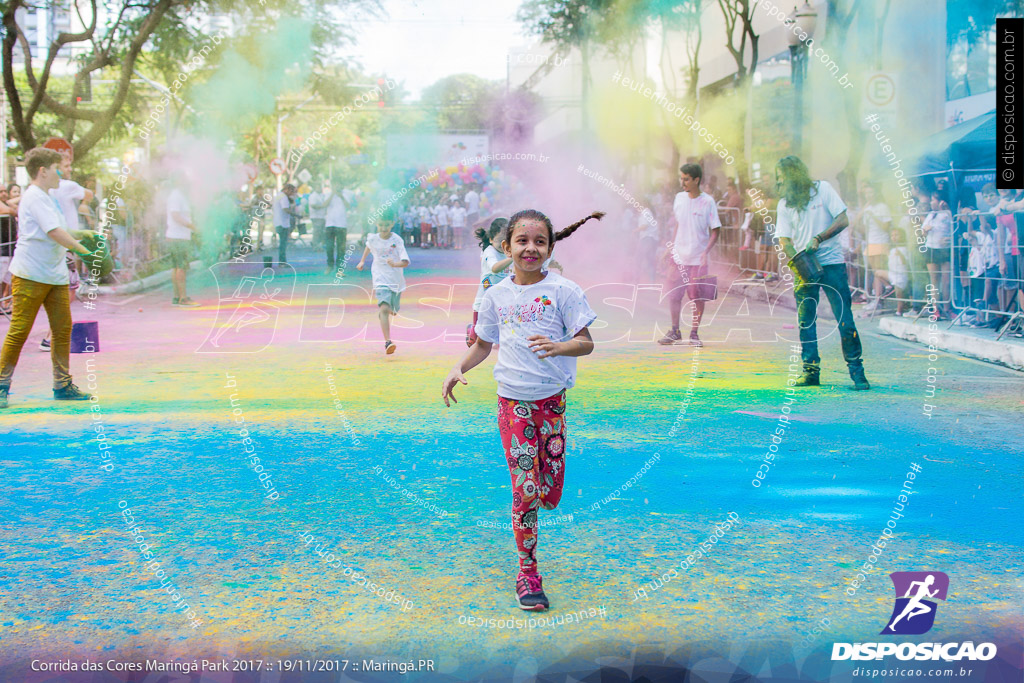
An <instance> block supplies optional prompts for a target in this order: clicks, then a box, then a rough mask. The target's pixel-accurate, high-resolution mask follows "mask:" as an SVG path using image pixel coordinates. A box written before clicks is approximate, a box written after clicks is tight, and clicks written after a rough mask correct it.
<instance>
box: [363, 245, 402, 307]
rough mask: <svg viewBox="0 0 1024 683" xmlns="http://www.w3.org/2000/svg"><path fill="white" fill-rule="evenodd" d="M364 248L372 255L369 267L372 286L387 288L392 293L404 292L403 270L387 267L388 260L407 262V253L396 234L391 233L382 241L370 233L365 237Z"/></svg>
mask: <svg viewBox="0 0 1024 683" xmlns="http://www.w3.org/2000/svg"><path fill="white" fill-rule="evenodd" d="M366 246H367V247H368V248H369V249H370V254H372V255H373V263H372V264H371V265H370V275H371V276H372V279H373V286H374V287H375V288H376V287H387V288H388V289H390V290H392V291H394V292H404V291H405V269H404V268H395V267H394V266H389V265H388V260H389V259H390V260H392V261H408V260H409V252H407V251H406V250H405V242H403V241H402V238H401V237H399V236H398V235H397V234H396V233H394V232H393V233H391V236H390V237H388V238H387V239H383V238H382V237H381V236H380V235H379V234H378V233H375V232H374V233H370V234H369V235H367V236H366Z"/></svg>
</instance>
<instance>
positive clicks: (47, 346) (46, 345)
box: [39, 339, 50, 351]
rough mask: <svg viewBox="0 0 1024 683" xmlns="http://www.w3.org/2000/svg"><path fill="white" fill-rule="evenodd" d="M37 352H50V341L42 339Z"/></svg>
mask: <svg viewBox="0 0 1024 683" xmlns="http://www.w3.org/2000/svg"><path fill="white" fill-rule="evenodd" d="M39 350H40V351H49V350H50V340H49V339H43V341H41V342H39Z"/></svg>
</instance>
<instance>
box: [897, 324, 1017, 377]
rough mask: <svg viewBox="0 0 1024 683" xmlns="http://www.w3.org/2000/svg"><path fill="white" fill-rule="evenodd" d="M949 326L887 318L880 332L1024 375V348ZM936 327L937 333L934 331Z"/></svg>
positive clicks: (1013, 343)
mask: <svg viewBox="0 0 1024 683" xmlns="http://www.w3.org/2000/svg"><path fill="white" fill-rule="evenodd" d="M947 324H948V323H931V324H930V323H928V321H927V318H921V319H920V320H919V321H918V323H917V324H915V323H914V322H913V321H911V320H907V319H904V318H894V317H891V316H887V317H885V318H882V319H881V320H879V323H878V329H879V331H881V332H884V333H885V334H888V335H890V336H893V337H897V338H899V339H904V340H906V341H912V342H918V343H920V344H923V345H925V346H926V347H927V346H929V345H931V346H934V347H935V348H936V349H940V350H942V351H949V352H952V353H958V354H960V355H962V356H967V357H969V358H977V359H978V360H983V361H988V362H990V363H997V364H999V365H1003V366H1006V367H1008V368H1011V369H1013V370H1021V371H1024V344H1017V343H1015V342H1009V341H996V340H995V339H985V338H984V337H976V336H974V335H970V334H964V333H962V332H957V331H955V330H951V329H950V330H947V329H945V328H946V325H947ZM933 327H934V329H932V328H933Z"/></svg>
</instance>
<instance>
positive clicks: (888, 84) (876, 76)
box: [864, 71, 896, 111]
mask: <svg viewBox="0 0 1024 683" xmlns="http://www.w3.org/2000/svg"><path fill="white" fill-rule="evenodd" d="M864 102H865V104H867V105H868V106H870V107H871V109H874V110H875V111H886V110H890V111H891V110H895V109H896V77H895V75H894V74H891V73H886V72H884V71H877V72H875V73H872V74H868V78H867V81H866V82H865V84H864Z"/></svg>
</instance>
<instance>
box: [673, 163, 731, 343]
mask: <svg viewBox="0 0 1024 683" xmlns="http://www.w3.org/2000/svg"><path fill="white" fill-rule="evenodd" d="M702 176H703V170H702V169H701V167H700V166H699V165H697V164H683V165H682V166H681V167H680V168H679V185H680V186H681V187H682V188H683V191H682V192H680V193H679V194H677V195H676V201H675V205H674V206H673V211H674V212H675V217H676V224H677V226H678V227H677V228H676V236H675V240H674V242H673V244H672V249H671V250H669V251H668V252H666V254H665V256H666V258H668V257H671V261H670V262H669V264H668V266H669V275H668V311H669V316H670V317H671V319H672V329H670V330H669V331H668V334H666V335H665V336H664V337H663V338H662V339H660V340H659V341H658V343H659V344H664V345H669V344H681V343H682V344H686V343H689V344H691V345H693V346H703V345H704V344H703V342H701V340H700V336H699V335H698V334H697V330H698V329H699V328H700V321H701V317H703V315H704V300H703V299H699V298H697V297H698V295H699V289H698V287H697V280H698V279H699V278H702V277H704V276H706V275H707V274H708V259H709V256H710V254H711V250H712V249H713V248H714V246H715V244H716V243H717V242H718V233H719V232H720V230H721V227H722V221H720V220H719V218H718V206H717V205H716V204H715V200H714V199H713V198H712V197H711V195H709V194H708V193H706V192H701V190H700V181H701V178H702ZM684 295H689V297H690V301H691V302H692V303H693V314H692V316H691V320H690V338H689V341H683V335H682V333H681V332H680V331H679V330H680V328H679V316H680V313H682V308H683V296H684Z"/></svg>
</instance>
